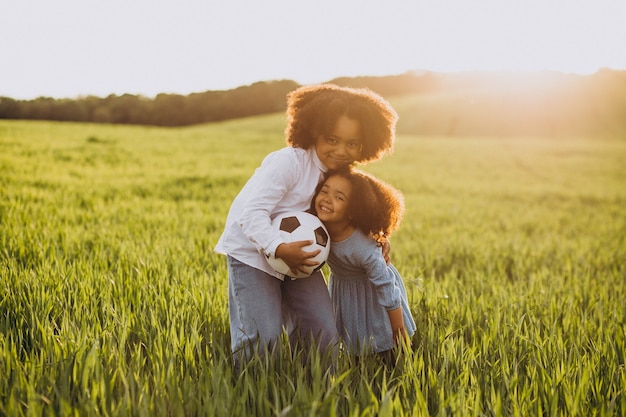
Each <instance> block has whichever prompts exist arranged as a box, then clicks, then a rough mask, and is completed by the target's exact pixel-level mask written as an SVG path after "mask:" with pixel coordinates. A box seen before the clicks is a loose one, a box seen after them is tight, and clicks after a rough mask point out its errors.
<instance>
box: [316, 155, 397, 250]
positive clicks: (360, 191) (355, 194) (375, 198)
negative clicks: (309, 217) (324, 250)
mask: <svg viewBox="0 0 626 417" xmlns="http://www.w3.org/2000/svg"><path fill="white" fill-rule="evenodd" d="M335 175H338V176H341V177H343V178H346V179H347V180H348V181H350V184H352V192H351V193H350V200H349V201H348V210H347V211H348V216H349V218H350V223H351V224H352V225H353V226H354V227H356V228H357V229H360V230H361V231H362V232H363V233H365V234H368V235H370V236H372V237H373V238H374V240H376V241H377V242H383V241H385V240H386V239H389V237H390V236H391V233H392V232H394V231H395V230H397V229H398V227H400V223H401V221H402V216H403V215H404V210H405V206H404V196H403V195H402V193H401V192H400V191H399V190H397V189H396V188H394V187H393V186H391V185H390V184H388V183H386V182H384V181H382V180H380V179H378V178H376V177H374V176H373V175H371V174H368V173H366V172H363V171H360V170H358V169H355V168H353V167H347V168H345V169H340V170H335V171H329V172H328V173H327V174H326V175H325V179H324V181H322V183H321V184H320V185H318V186H317V189H316V191H315V195H314V197H313V199H312V201H311V211H312V212H313V213H314V214H317V213H316V211H315V198H316V197H317V194H318V193H319V192H320V190H321V189H322V186H323V185H324V183H325V182H326V180H327V179H328V178H330V177H332V176H335Z"/></svg>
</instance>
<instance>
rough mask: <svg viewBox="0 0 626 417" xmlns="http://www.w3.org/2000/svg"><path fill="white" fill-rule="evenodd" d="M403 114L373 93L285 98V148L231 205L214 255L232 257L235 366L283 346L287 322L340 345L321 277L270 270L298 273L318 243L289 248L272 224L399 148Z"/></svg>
mask: <svg viewBox="0 0 626 417" xmlns="http://www.w3.org/2000/svg"><path fill="white" fill-rule="evenodd" d="M397 117H398V116H397V114H396V113H395V111H394V110H393V108H392V107H391V106H390V105H389V103H388V102H387V101H385V100H384V99H383V98H382V97H380V96H378V95H377V94H375V93H373V92H372V91H370V90H367V89H352V88H341V87H337V86H334V85H328V84H326V85H316V86H309V87H301V88H299V89H297V90H295V91H293V92H291V93H289V95H288V96H287V119H288V120H287V122H288V124H287V128H286V130H285V135H286V142H287V145H288V146H287V147H285V148H283V149H281V150H278V151H275V152H273V153H270V154H269V155H267V156H266V158H265V159H264V160H263V162H262V164H261V166H260V167H259V168H257V170H256V171H255V173H254V175H253V176H252V177H251V178H250V179H249V180H248V182H247V183H246V184H245V185H244V187H243V189H242V190H241V191H240V193H239V194H238V195H237V197H236V198H235V200H234V201H233V203H232V206H231V208H230V211H229V213H228V217H227V219H226V225H225V229H224V232H223V234H222V236H221V237H220V239H219V241H218V243H217V246H216V248H215V251H216V252H218V253H221V254H225V255H227V262H228V302H229V316H230V330H231V347H232V350H233V352H234V353H237V355H236V360H237V361H239V360H241V359H242V358H243V359H245V360H247V359H249V358H250V355H251V353H252V350H253V349H255V348H257V347H258V349H259V350H260V352H261V353H264V351H265V350H266V349H267V348H270V347H271V346H272V345H273V343H274V342H275V341H276V340H277V339H278V337H279V336H280V333H281V331H282V328H283V325H284V323H285V322H284V321H283V316H282V313H281V310H282V309H283V308H284V309H285V313H286V314H285V317H289V318H290V319H292V318H295V320H296V325H298V330H299V332H297V333H294V335H293V336H304V337H309V336H313V337H315V338H316V340H317V341H318V343H319V344H320V346H321V347H322V348H327V347H330V346H333V345H334V344H335V342H336V341H337V329H336V327H335V323H334V319H333V314H332V305H331V302H330V297H329V294H328V289H327V286H326V282H325V280H324V277H323V275H322V273H321V272H319V271H318V272H316V273H315V274H313V275H311V276H310V277H308V278H304V279H299V280H291V279H285V277H284V276H283V275H282V274H279V273H277V272H276V271H274V270H273V269H272V268H271V267H270V265H269V264H268V263H267V260H266V259H267V258H266V257H269V256H271V255H275V256H276V257H279V258H282V259H283V260H284V261H285V262H286V263H287V265H288V266H289V267H290V268H291V270H292V271H293V272H294V273H295V272H296V271H298V270H300V269H301V268H302V267H303V266H311V265H316V262H313V261H311V260H310V258H311V257H313V256H315V255H316V254H317V253H318V252H317V251H315V252H306V251H303V250H302V248H303V247H304V246H306V245H308V244H310V243H312V242H309V241H301V242H293V243H284V242H283V241H282V240H281V238H280V235H279V234H278V232H276V231H274V230H273V228H272V227H271V220H272V219H273V218H274V217H276V216H277V215H279V214H281V213H284V212H287V211H297V210H302V211H304V210H306V209H307V208H308V207H309V205H310V201H311V198H312V197H313V193H314V191H315V188H316V186H317V185H318V184H319V182H320V181H321V180H322V179H323V175H324V173H325V172H326V171H327V170H329V169H339V168H342V167H346V166H348V165H350V164H352V163H355V162H360V163H364V162H368V161H374V160H377V159H379V158H380V157H382V156H383V154H385V153H386V152H390V151H392V149H393V142H394V139H395V125H396V122H397Z"/></svg>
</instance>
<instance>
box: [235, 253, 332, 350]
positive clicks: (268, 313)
mask: <svg viewBox="0 0 626 417" xmlns="http://www.w3.org/2000/svg"><path fill="white" fill-rule="evenodd" d="M228 275H229V276H228V308H229V314H230V340H231V348H232V351H233V353H236V354H243V355H244V356H245V357H246V358H249V355H250V354H251V352H252V349H255V348H257V347H258V348H259V350H260V352H261V353H264V352H265V351H266V349H269V348H271V347H272V346H273V345H274V343H275V342H276V341H277V340H278V338H279V337H280V334H281V332H282V331H283V326H286V328H287V330H291V329H289V328H288V327H289V326H287V324H288V323H289V322H290V320H293V322H292V323H293V324H295V329H294V331H293V332H292V334H291V335H290V336H291V337H290V338H292V337H303V338H306V337H314V338H315V341H316V342H317V343H319V346H320V347H321V348H322V349H324V350H325V349H327V348H334V347H335V345H336V343H337V341H338V340H339V335H338V332H337V327H336V326H335V319H334V316H333V308H332V303H331V300H330V295H329V292H328V287H327V286H326V281H325V280H324V276H323V275H322V273H321V272H320V271H317V272H316V273H314V274H313V275H311V276H310V277H308V278H301V279H297V280H291V279H289V278H286V279H285V280H284V281H281V280H279V279H277V278H274V277H273V276H271V275H268V274H266V273H265V272H263V271H261V270H258V269H256V268H253V267H251V266H249V265H247V264H244V263H243V262H240V261H238V260H237V259H235V258H233V257H231V256H228Z"/></svg>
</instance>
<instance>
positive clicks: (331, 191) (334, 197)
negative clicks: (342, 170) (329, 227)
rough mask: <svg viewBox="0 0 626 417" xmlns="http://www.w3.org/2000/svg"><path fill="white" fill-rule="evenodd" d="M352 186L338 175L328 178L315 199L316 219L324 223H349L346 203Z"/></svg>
mask: <svg viewBox="0 0 626 417" xmlns="http://www.w3.org/2000/svg"><path fill="white" fill-rule="evenodd" d="M351 193H352V184H351V183H350V181H349V180H348V179H347V178H344V177H342V176H339V175H333V176H331V177H328V179H326V181H325V182H324V185H323V186H322V188H321V189H320V192H319V193H318V194H317V196H316V197H315V211H316V212H317V217H319V219H320V220H321V221H323V222H324V223H343V222H349V219H348V215H349V213H348V203H349V201H350V194H351Z"/></svg>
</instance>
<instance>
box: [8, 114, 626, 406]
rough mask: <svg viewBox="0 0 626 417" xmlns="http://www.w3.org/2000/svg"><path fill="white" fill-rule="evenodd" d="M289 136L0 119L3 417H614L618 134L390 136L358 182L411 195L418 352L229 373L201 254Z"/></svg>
mask: <svg viewBox="0 0 626 417" xmlns="http://www.w3.org/2000/svg"><path fill="white" fill-rule="evenodd" d="M283 127H284V118H283V117H282V116H280V115H272V116H266V117H259V118H251V119H243V120H237V121H231V122H224V123H217V124H211V125H204V126H197V127H191V128H180V129H165V128H146V127H132V126H110V125H93V124H55V123H46V122H15V121H2V122H0V195H1V200H0V415H7V416H19V415H116V416H117V415H122V416H123V415H129V416H140V415H150V416H152V415H157V416H158V415H206V416H224V415H233V416H234V415H272V416H273V415H276V416H280V415H284V416H286V415H289V416H305V415H307V416H312V415H320V416H321V415H323V416H331V415H336V416H374V415H376V416H391V415H393V416H402V415H406V416H408V415H439V416H443V415H468V416H472V415H475V416H484V415H494V416H498V415H502V416H514V415H518V416H526V415H550V416H571V415H581V416H583V415H584V416H589V415H598V416H609V415H624V413H626V395H625V387H626V369H625V353H626V347H625V346H626V343H625V329H626V325H625V323H626V307H625V306H624V305H625V303H624V299H625V298H626V288H625V286H626V238H625V236H626V210H625V209H624V207H626V186H625V180H626V165H625V164H624V161H625V160H626V141H624V140H623V139H615V138H571V139H542V138H534V137H527V138H503V139H497V138H494V139H484V138H462V139H459V138H445V137H415V136H409V135H400V136H399V138H398V142H397V146H396V151H395V153H394V154H393V155H392V156H389V157H387V158H385V159H384V160H381V161H379V162H376V163H373V164H370V165H367V166H366V167H365V169H367V170H368V171H370V172H372V173H374V174H376V175H378V176H380V177H381V178H383V179H385V180H387V181H389V182H391V183H393V184H394V185H396V186H397V187H398V188H399V189H401V190H402V191H403V192H404V194H405V198H406V203H407V214H406V217H405V219H404V222H403V224H402V227H401V229H400V230H399V231H398V232H397V233H396V235H394V236H393V237H392V259H393V262H394V264H395V265H396V266H397V267H398V269H399V270H400V272H401V273H402V275H403V276H404V278H405V281H406V284H407V287H408V292H409V297H410V302H411V308H412V310H413V314H414V316H415V319H416V321H417V323H418V332H417V333H416V335H415V336H414V337H413V339H412V347H411V349H410V350H408V351H407V352H405V354H404V356H403V360H402V361H400V362H399V364H398V365H397V366H396V367H394V368H384V367H382V366H381V364H380V363H379V362H378V361H376V360H374V359H372V360H366V361H361V362H359V363H355V361H354V358H351V357H348V356H345V355H340V356H339V357H338V358H337V361H336V363H334V365H333V366H330V363H331V362H333V361H332V358H328V357H324V356H322V355H320V354H319V353H317V352H316V351H315V349H310V347H309V346H306V345H301V344H296V345H293V346H289V345H288V344H287V343H285V341H284V340H283V341H282V343H281V344H280V345H279V347H280V349H278V350H277V351H276V352H275V354H274V355H273V356H271V357H265V358H261V357H255V358H254V359H253V360H252V361H251V362H250V363H249V364H247V365H246V366H244V367H243V369H241V370H240V371H235V369H234V367H233V366H232V363H233V360H232V358H231V355H230V348H229V344H230V339H229V337H230V336H229V328H228V310H227V308H228V307H227V295H226V290H227V274H226V266H225V260H224V258H223V257H221V256H218V255H215V254H214V253H213V251H212V249H213V246H214V245H215V243H216V241H217V238H218V237H219V235H220V233H221V231H222V228H223V224H224V220H225V218H226V214H227V211H228V208H229V204H230V201H231V199H232V198H233V197H234V196H235V195H236V193H237V192H238V191H239V189H240V187H241V186H242V185H243V183H244V182H245V181H246V180H247V178H248V177H249V176H250V175H251V174H252V172H253V171H254V169H255V168H256V167H257V166H258V164H259V163H260V162H261V160H262V158H263V157H264V156H265V154H266V153H267V152H269V151H271V150H274V149H277V148H279V147H281V146H282V145H283V140H282V130H283ZM303 364H304V365H303Z"/></svg>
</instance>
